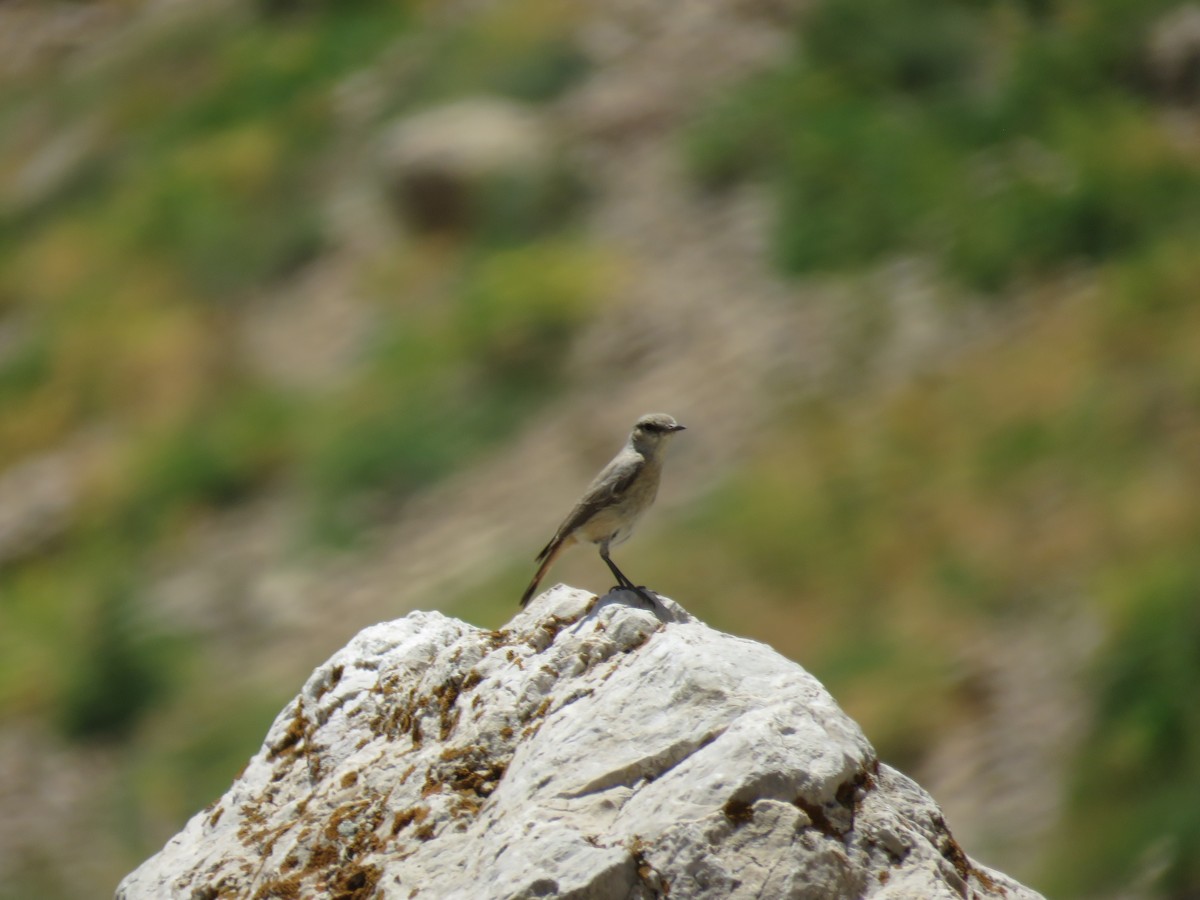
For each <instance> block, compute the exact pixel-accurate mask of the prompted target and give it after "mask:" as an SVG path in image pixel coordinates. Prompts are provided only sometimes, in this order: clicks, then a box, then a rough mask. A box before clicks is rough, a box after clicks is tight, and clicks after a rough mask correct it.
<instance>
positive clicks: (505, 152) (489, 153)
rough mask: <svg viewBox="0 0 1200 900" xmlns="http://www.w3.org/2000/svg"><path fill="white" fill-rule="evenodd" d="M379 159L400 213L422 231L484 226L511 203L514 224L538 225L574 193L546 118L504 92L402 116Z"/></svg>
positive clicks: (455, 229)
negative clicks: (502, 95) (503, 95)
mask: <svg viewBox="0 0 1200 900" xmlns="http://www.w3.org/2000/svg"><path fill="white" fill-rule="evenodd" d="M379 161H380V166H381V169H382V177H383V180H384V182H385V186H386V190H387V192H388V195H389V196H390V198H391V200H392V203H393V206H394V208H395V210H396V213H397V214H398V216H399V217H400V219H401V220H402V221H403V222H404V223H405V224H407V225H408V226H409V227H410V228H412V229H414V230H415V231H418V232H437V231H465V230H470V229H473V228H478V227H485V226H486V225H488V224H489V221H488V220H489V219H495V218H498V217H499V218H503V216H504V215H505V210H504V209H499V208H498V207H503V206H505V205H507V206H508V207H509V209H508V210H507V212H508V213H509V214H510V216H512V217H515V218H517V219H520V220H521V221H518V222H516V223H513V224H515V227H519V228H528V227H530V226H531V224H532V226H534V227H536V225H537V224H538V222H539V221H540V220H542V219H545V218H547V217H553V216H554V215H556V214H557V213H558V212H560V211H561V207H563V206H564V201H566V200H567V199H568V197H569V195H570V194H572V193H573V191H572V189H571V188H570V185H569V182H570V179H569V178H567V177H566V173H565V172H564V170H563V167H562V164H561V160H560V159H559V157H558V155H557V153H556V152H555V146H554V141H553V140H552V139H551V135H550V131H549V129H548V127H547V126H546V123H545V121H544V120H543V119H542V118H541V117H540V116H539V115H538V114H537V113H535V112H534V111H533V110H532V109H530V108H528V107H525V106H523V105H521V104H518V103H514V102H511V101H507V100H501V99H492V98H476V99H470V100H463V101H459V102H456V103H453V104H450V105H447V106H442V107H438V108H435V109H431V110H427V111H424V112H421V113H417V114H414V115H412V116H410V117H408V118H405V119H403V120H402V121H400V122H399V123H397V124H396V125H394V126H393V127H392V128H391V129H390V130H388V131H387V132H386V134H385V135H384V137H383V138H382V140H381V146H380V152H379ZM526 220H532V222H531V221H526ZM502 224H503V223H502Z"/></svg>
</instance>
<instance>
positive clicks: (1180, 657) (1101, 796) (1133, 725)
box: [1062, 534, 1200, 898]
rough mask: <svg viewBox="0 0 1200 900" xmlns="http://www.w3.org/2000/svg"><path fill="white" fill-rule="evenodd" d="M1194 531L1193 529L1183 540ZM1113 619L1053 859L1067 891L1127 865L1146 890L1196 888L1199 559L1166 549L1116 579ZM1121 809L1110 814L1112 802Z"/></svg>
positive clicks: (1168, 892) (1102, 885)
mask: <svg viewBox="0 0 1200 900" xmlns="http://www.w3.org/2000/svg"><path fill="white" fill-rule="evenodd" d="M1197 539H1200V534H1197V535H1193V538H1192V543H1193V545H1194V544H1195V541H1196V540H1197ZM1114 581H1115V584H1114V585H1113V587H1112V588H1111V590H1112V591H1115V592H1117V594H1118V596H1116V597H1110V598H1109V599H1110V601H1111V602H1113V603H1114V604H1115V605H1116V609H1117V610H1118V613H1117V616H1118V619H1117V621H1116V622H1114V623H1113V624H1114V626H1115V627H1114V637H1113V639H1112V641H1111V643H1110V645H1109V646H1108V647H1107V648H1105V651H1104V653H1103V654H1102V655H1101V657H1100V665H1099V666H1098V667H1097V670H1096V672H1095V678H1096V681H1097V683H1098V684H1099V687H1100V700H1099V707H1098V711H1097V716H1096V720H1095V723H1094V725H1093V732H1092V734H1091V735H1090V736H1089V739H1088V741H1087V743H1086V744H1085V745H1084V748H1083V753H1082V758H1081V760H1080V766H1079V768H1078V770H1077V771H1076V773H1075V778H1074V784H1073V789H1074V795H1075V796H1074V803H1075V807H1076V809H1075V817H1074V819H1073V825H1074V827H1075V828H1076V829H1077V831H1075V833H1073V834H1072V835H1071V836H1070V838H1069V842H1068V849H1067V853H1068V856H1067V859H1066V860H1065V861H1064V862H1065V865H1063V866H1062V868H1063V869H1066V870H1068V871H1070V872H1072V873H1073V876H1072V877H1070V878H1069V879H1067V882H1068V884H1070V887H1071V888H1073V889H1075V890H1080V889H1082V890H1084V891H1091V892H1101V891H1104V890H1105V889H1107V888H1109V887H1110V886H1111V885H1112V884H1114V883H1122V882H1127V881H1128V880H1129V879H1130V876H1131V874H1133V875H1135V876H1139V875H1140V876H1141V877H1142V879H1147V878H1148V881H1149V883H1148V884H1146V885H1145V887H1147V888H1149V889H1150V890H1151V891H1153V895H1154V896H1162V897H1179V898H1183V897H1194V896H1196V895H1197V893H1198V892H1200V854H1198V851H1200V806H1197V805H1196V804H1195V803H1192V802H1191V801H1190V798H1192V797H1195V796H1197V795H1198V793H1200V707H1198V706H1197V704H1196V702H1195V692H1196V685H1197V684H1200V563H1198V562H1197V561H1196V559H1195V558H1194V557H1192V558H1191V559H1188V558H1180V557H1174V558H1165V559H1160V560H1156V561H1151V562H1148V563H1146V564H1143V565H1140V566H1136V567H1134V568H1133V569H1132V570H1129V571H1127V572H1124V573H1122V574H1121V575H1120V576H1118V577H1116V578H1114ZM1114 809H1119V810H1122V811H1123V814H1122V815H1113V810H1114Z"/></svg>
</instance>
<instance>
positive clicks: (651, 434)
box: [521, 413, 684, 606]
mask: <svg viewBox="0 0 1200 900" xmlns="http://www.w3.org/2000/svg"><path fill="white" fill-rule="evenodd" d="M683 430H684V426H683V425H680V424H679V423H678V422H676V421H675V420H674V419H673V418H671V416H668V415H667V414H666V413H648V414H646V415H644V416H642V417H641V418H640V419H638V420H637V423H636V424H635V425H634V426H633V431H632V432H630V434H629V440H628V441H626V443H625V446H624V447H622V448H621V451H620V452H619V453H618V454H617V455H616V456H615V457H613V459H612V461H611V462H610V463H609V464H608V465H606V466H605V467H604V468H603V469H601V470H600V474H599V475H597V476H596V477H595V478H594V479H593V480H592V483H591V484H590V485H588V488H587V490H586V491H584V492H583V496H582V497H580V499H579V502H578V503H576V504H575V508H574V509H572V510H571V512H570V514H568V515H567V517H566V518H565V519H564V520H563V523H562V524H561V525H559V526H558V531H556V532H555V533H554V537H553V538H551V539H550V542H549V543H548V544H546V546H545V547H543V548H542V552H541V553H539V554H538V556H537V562H538V564H539V565H538V570H537V573H536V574H535V575H534V576H533V580H532V581H531V582H530V583H529V587H528V588H526V589H525V593H524V595H522V597H521V605H522V606H524V605H525V604H526V603H528V602H529V598H530V597H532V596H533V593H534V591H536V590H537V586H538V585H539V584H540V583H541V580H542V578H543V577H544V576H545V574H546V572H547V570H548V569H549V568H550V566H551V565H552V564H553V563H554V560H555V559H557V558H558V555H559V554H560V553H561V552H562V551H563V550H565V549H566V548H567V547H569V546H571V545H572V544H575V543H578V542H579V541H588V542H590V543H593V544H598V545H599V547H600V558H601V559H603V560H604V562H605V564H606V565H607V566H608V567H609V569H610V570H612V573H613V574H614V575H615V576H616V577H617V583H618V586H619V587H623V588H628V589H630V590H635V591H638V593H644V592H643V591H642V590H641V589H640V588H638V587H636V586H635V585H634V584H633V582H631V581H630V580H629V579H628V578H627V577H626V576H625V575H624V573H622V572H621V570H620V569H618V568H617V566H616V564H615V563H614V562H613V561H612V559H611V558H610V557H609V555H608V551H609V547H611V546H613V545H615V544H619V543H620V542H621V541H623V540H625V539H626V538H628V537H629V535H630V533H631V532H632V531H633V526H634V525H635V524H636V522H637V520H638V519H639V518H640V517H641V515H642V513H644V512H645V511H646V510H647V509H649V508H650V505H651V504H652V503H653V502H654V498H655V496H656V495H657V494H658V483H659V479H660V478H661V476H662V459H663V451H664V449H665V447H666V443H667V439H668V438H669V437H670V436H671V435H673V434H676V433H678V432H680V431H683Z"/></svg>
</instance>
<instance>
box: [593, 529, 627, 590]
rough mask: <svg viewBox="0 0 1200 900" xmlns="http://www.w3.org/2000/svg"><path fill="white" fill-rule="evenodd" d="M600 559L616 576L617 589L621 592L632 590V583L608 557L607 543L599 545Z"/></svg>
mask: <svg viewBox="0 0 1200 900" xmlns="http://www.w3.org/2000/svg"><path fill="white" fill-rule="evenodd" d="M600 558H601V559H602V560H604V564H605V565H606V566H608V568H609V571H611V572H612V573H613V575H615V576H616V579H617V587H618V588H620V589H622V590H632V589H633V582H632V581H630V580H629V578H627V577H626V575H625V573H624V572H622V571H621V570H620V569H618V568H617V564H616V563H615V562H613V561H612V557H611V556H609V555H608V541H605V542H604V543H602V544H601V545H600Z"/></svg>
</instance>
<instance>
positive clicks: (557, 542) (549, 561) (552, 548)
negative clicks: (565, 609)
mask: <svg viewBox="0 0 1200 900" xmlns="http://www.w3.org/2000/svg"><path fill="white" fill-rule="evenodd" d="M573 543H575V540H574V538H563V537H560V536H559V535H557V534H556V535H555V536H554V537H553V538H552V539H551V541H550V543H548V544H547V545H546V546H545V547H543V548H542V552H541V553H539V554H538V555H537V560H536V561H537V563H538V564H539V565H538V570H537V572H535V573H534V576H533V581H531V582H529V587H527V588H525V593H524V594H522V595H521V606H522V607H524V606H525V604H526V603H528V602H529V598H530V597H532V596H533V593H534V591H536V590H537V587H538V585H539V584H541V582H542V579H543V578H544V577H545V575H546V572H547V571H548V570H549V568H550V566H552V565H553V564H554V560H556V559H557V558H558V554H560V553H562V552H563V551H564V550H566V549H567V547H569V546H570V545H571V544H573Z"/></svg>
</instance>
